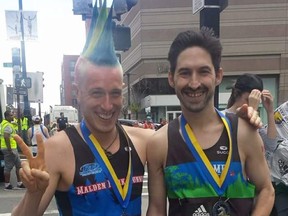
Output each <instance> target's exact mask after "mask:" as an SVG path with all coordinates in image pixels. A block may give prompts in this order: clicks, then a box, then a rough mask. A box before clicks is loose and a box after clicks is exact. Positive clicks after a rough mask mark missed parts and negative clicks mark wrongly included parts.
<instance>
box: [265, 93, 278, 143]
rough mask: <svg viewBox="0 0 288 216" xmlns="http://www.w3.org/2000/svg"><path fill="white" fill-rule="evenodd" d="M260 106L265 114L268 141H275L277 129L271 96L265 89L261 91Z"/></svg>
mask: <svg viewBox="0 0 288 216" xmlns="http://www.w3.org/2000/svg"><path fill="white" fill-rule="evenodd" d="M262 104H263V106H264V108H265V110H266V112H267V120H268V123H267V125H268V128H267V136H268V138H270V139H276V137H277V129H276V125H275V120H274V106H273V96H272V95H271V93H270V92H269V91H268V90H265V89H264V90H263V91H262Z"/></svg>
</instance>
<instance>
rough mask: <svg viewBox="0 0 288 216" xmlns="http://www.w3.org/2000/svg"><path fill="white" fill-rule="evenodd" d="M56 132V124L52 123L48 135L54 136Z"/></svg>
mask: <svg viewBox="0 0 288 216" xmlns="http://www.w3.org/2000/svg"><path fill="white" fill-rule="evenodd" d="M56 133H57V124H56V123H53V125H52V126H51V129H50V136H54V135H55V134H56Z"/></svg>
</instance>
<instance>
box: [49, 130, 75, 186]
mask: <svg viewBox="0 0 288 216" xmlns="http://www.w3.org/2000/svg"><path fill="white" fill-rule="evenodd" d="M44 147H45V162H46V166H47V170H48V172H49V173H50V175H51V174H52V175H58V176H59V177H60V178H59V183H58V188H57V189H58V190H59V189H60V190H68V188H69V187H70V185H71V184H72V182H73V177H74V170H75V159H74V152H73V148H72V145H71V142H70V140H69V138H68V136H67V134H66V133H65V132H64V131H61V132H59V133H57V134H56V135H54V136H52V137H50V138H49V139H47V140H46V142H45V143H44ZM64 158H65V159H64Z"/></svg>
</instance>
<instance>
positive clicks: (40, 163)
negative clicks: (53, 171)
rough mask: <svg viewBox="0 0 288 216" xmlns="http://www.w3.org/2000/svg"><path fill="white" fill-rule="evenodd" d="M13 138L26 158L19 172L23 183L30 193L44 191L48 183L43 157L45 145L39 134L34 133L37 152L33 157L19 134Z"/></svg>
mask: <svg viewBox="0 0 288 216" xmlns="http://www.w3.org/2000/svg"><path fill="white" fill-rule="evenodd" d="M14 139H15V140H16V141H17V143H18V145H19V147H20V148H21V150H22V153H23V154H24V155H25V156H26V158H27V160H24V161H22V163H21V165H22V168H21V169H20V172H19V173H20V177H21V180H22V182H23V184H24V185H25V187H26V188H27V190H28V191H29V192H30V193H35V192H42V193H44V192H45V190H46V188H47V186H48V184H49V173H48V172H47V171H46V165H45V159H44V154H45V147H44V142H43V139H42V137H41V135H40V134H36V139H37V146H38V153H37V156H35V157H33V155H32V152H31V151H30V149H29V147H28V146H27V145H26V144H25V143H24V141H23V140H22V139H21V137H20V136H18V135H15V136H14Z"/></svg>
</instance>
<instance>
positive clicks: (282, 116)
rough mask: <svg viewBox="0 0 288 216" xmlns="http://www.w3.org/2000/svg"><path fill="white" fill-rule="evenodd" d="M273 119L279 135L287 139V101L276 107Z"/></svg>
mask: <svg viewBox="0 0 288 216" xmlns="http://www.w3.org/2000/svg"><path fill="white" fill-rule="evenodd" d="M274 119H275V124H276V128H277V132H278V134H279V136H280V137H281V138H283V139H287V140H288V101H286V102H285V103H283V104H281V105H280V106H279V107H277V109H276V110H275V112H274Z"/></svg>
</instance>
